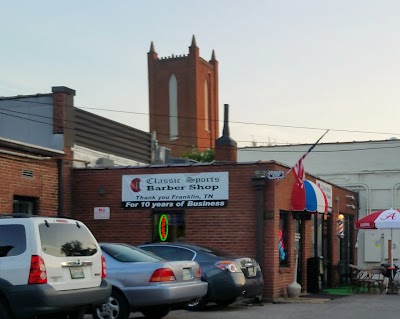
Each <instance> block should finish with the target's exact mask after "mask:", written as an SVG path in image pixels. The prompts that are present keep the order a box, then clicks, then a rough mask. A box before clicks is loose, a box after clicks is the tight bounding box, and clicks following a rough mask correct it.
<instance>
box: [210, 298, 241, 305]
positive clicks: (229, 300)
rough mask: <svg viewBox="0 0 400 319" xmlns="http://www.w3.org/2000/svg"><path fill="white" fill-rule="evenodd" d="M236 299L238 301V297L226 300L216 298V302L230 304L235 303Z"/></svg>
mask: <svg viewBox="0 0 400 319" xmlns="http://www.w3.org/2000/svg"><path fill="white" fill-rule="evenodd" d="M235 301H236V297H235V298H231V299H226V300H215V303H216V304H217V305H219V306H229V305H230V304H233V303H234V302H235Z"/></svg>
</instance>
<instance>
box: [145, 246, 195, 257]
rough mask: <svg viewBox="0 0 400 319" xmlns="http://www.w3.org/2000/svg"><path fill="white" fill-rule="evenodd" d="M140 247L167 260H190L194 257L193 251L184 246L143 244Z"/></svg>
mask: <svg viewBox="0 0 400 319" xmlns="http://www.w3.org/2000/svg"><path fill="white" fill-rule="evenodd" d="M141 248H142V249H144V250H146V251H150V252H152V253H153V254H155V255H156V256H160V257H161V258H164V259H165V260H169V261H178V260H192V259H193V257H194V252H193V251H191V250H189V249H186V248H180V247H171V246H143V247H141Z"/></svg>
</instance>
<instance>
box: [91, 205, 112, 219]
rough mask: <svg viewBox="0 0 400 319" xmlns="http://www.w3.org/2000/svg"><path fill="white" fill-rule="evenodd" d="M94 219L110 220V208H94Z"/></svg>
mask: <svg viewBox="0 0 400 319" xmlns="http://www.w3.org/2000/svg"><path fill="white" fill-rule="evenodd" d="M94 219H110V207H95V208H94Z"/></svg>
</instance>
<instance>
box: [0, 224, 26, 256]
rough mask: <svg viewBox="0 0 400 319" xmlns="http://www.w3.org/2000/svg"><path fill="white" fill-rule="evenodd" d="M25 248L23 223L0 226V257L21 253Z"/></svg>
mask: <svg viewBox="0 0 400 319" xmlns="http://www.w3.org/2000/svg"><path fill="white" fill-rule="evenodd" d="M25 250H26V235H25V227H24V226H23V225H1V226H0V258H1V257H10V256H18V255H21V254H22V253H23V252H24V251H25Z"/></svg>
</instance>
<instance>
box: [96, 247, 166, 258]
mask: <svg viewBox="0 0 400 319" xmlns="http://www.w3.org/2000/svg"><path fill="white" fill-rule="evenodd" d="M101 249H102V250H103V251H104V252H105V253H107V254H108V255H110V256H111V257H112V258H114V259H116V260H118V261H121V262H159V261H162V258H159V257H157V256H153V255H150V254H149V253H148V252H146V251H142V250H141V249H137V248H135V247H133V246H127V245H118V244H102V245H101Z"/></svg>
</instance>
